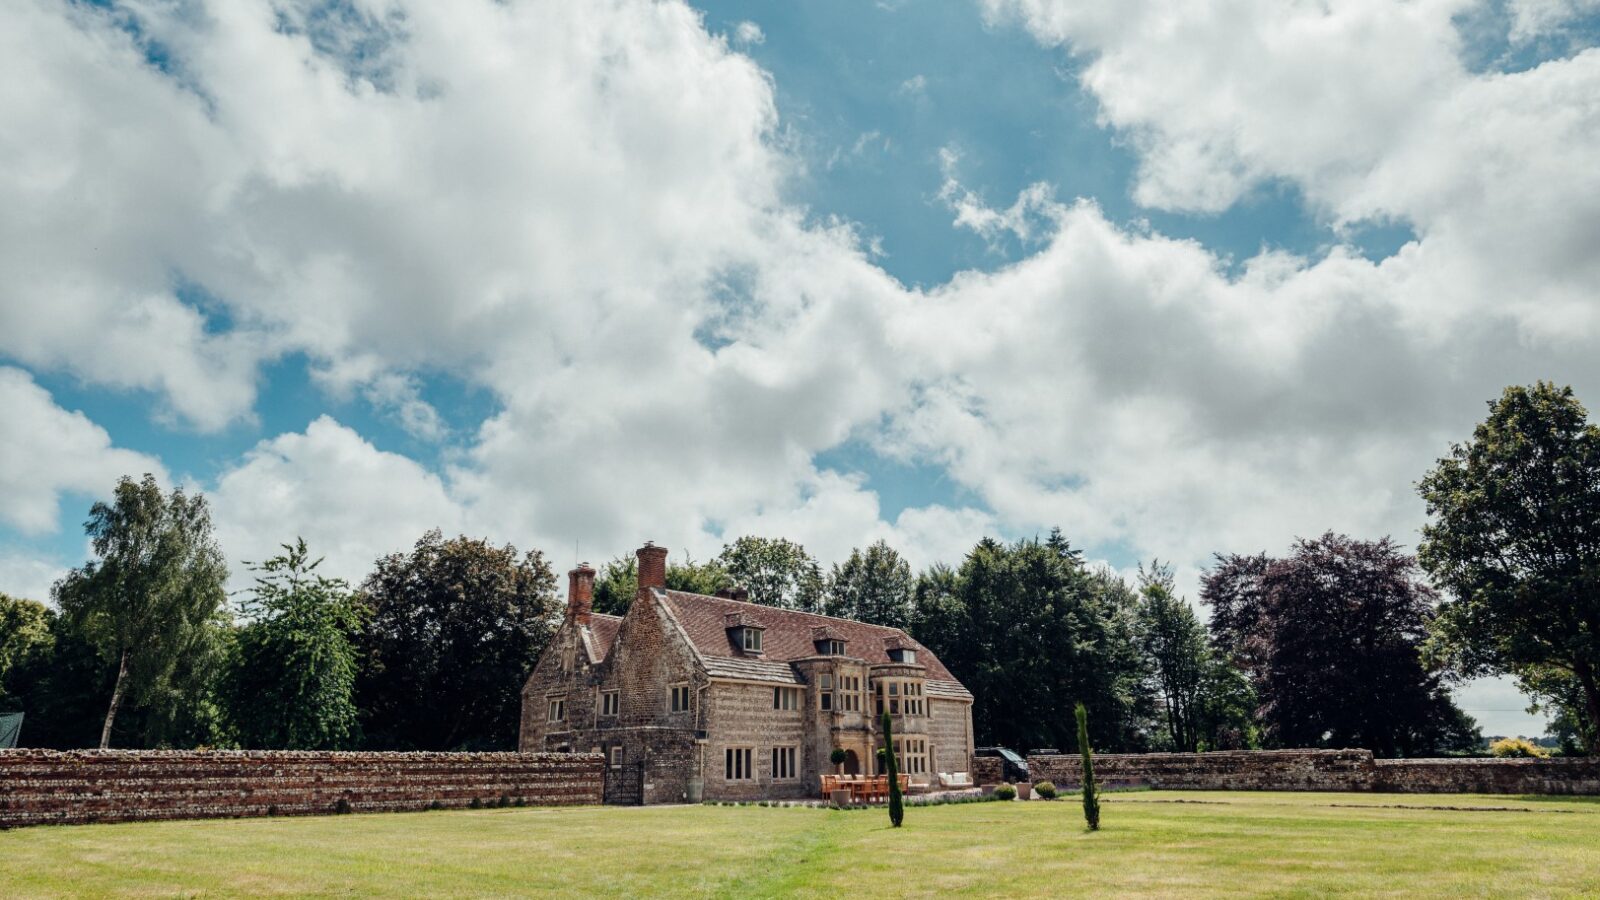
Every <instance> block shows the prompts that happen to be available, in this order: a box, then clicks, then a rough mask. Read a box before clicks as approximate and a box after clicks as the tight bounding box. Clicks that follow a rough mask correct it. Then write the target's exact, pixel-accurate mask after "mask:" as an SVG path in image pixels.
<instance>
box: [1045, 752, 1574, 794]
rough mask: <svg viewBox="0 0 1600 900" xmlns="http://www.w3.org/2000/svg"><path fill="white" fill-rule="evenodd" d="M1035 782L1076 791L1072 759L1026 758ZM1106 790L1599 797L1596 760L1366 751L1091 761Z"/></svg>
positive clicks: (1076, 767)
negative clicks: (1387, 755) (1388, 755)
mask: <svg viewBox="0 0 1600 900" xmlns="http://www.w3.org/2000/svg"><path fill="white" fill-rule="evenodd" d="M1028 769H1029V774H1030V775H1031V777H1032V778H1033V780H1034V781H1053V782H1055V784H1056V785H1057V786H1058V787H1061V788H1063V789H1075V788H1076V787H1077V786H1078V784H1079V781H1080V779H1081V775H1082V763H1081V760H1080V759H1079V758H1078V756H1077V755H1067V754H1062V755H1049V756H1030V757H1028ZM1094 771H1095V778H1096V780H1098V781H1099V782H1101V783H1103V784H1145V785H1149V786H1150V787H1154V788H1161V789H1164V790H1210V791H1376V792H1392V793H1424V794H1454V793H1480V794H1591V795H1592V794H1600V759H1596V758H1573V759H1564V758H1557V759H1374V758H1373V756H1372V753H1371V752H1370V751H1367V750H1233V751H1218V752H1213V753H1144V754H1096V755H1095V758H1094Z"/></svg>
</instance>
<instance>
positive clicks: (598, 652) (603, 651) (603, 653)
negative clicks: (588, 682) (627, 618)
mask: <svg viewBox="0 0 1600 900" xmlns="http://www.w3.org/2000/svg"><path fill="white" fill-rule="evenodd" d="M621 627H622V617H621V616H608V615H606V614H605V613H591V614H590V616H589V639H590V641H591V642H592V644H591V646H592V647H593V649H594V656H595V660H594V661H595V662H600V661H601V660H603V659H605V658H606V657H608V656H610V655H611V645H612V644H615V643H616V642H617V629H618V628H621Z"/></svg>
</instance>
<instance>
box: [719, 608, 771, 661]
mask: <svg viewBox="0 0 1600 900" xmlns="http://www.w3.org/2000/svg"><path fill="white" fill-rule="evenodd" d="M722 624H723V626H724V627H725V628H727V629H728V640H730V641H732V642H733V646H734V647H735V648H736V649H738V650H742V651H744V652H745V653H748V654H750V655H751V656H760V655H761V631H762V629H763V627H764V626H763V625H762V624H761V623H760V622H757V621H756V619H755V617H754V616H752V615H750V614H749V613H745V612H736V613H728V615H727V616H726V617H725V618H724V620H723V623H722Z"/></svg>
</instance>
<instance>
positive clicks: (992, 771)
mask: <svg viewBox="0 0 1600 900" xmlns="http://www.w3.org/2000/svg"><path fill="white" fill-rule="evenodd" d="M1003 772H1004V767H1003V766H1002V765H1001V764H1000V757H998V756H978V757H974V758H973V760H972V783H973V784H999V783H1000V779H1001V777H1002V774H1003ZM1041 780H1042V779H1041Z"/></svg>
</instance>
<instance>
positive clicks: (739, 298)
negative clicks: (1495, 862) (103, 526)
mask: <svg viewBox="0 0 1600 900" xmlns="http://www.w3.org/2000/svg"><path fill="white" fill-rule="evenodd" d="M0 58H3V59H4V60H5V61H6V62H5V74H4V77H3V78H0V410H3V413H4V414H3V415H0V590H3V591H6V592H9V593H15V594H22V595H27V596H34V597H41V598H42V597H44V596H46V595H47V594H48V589H49V584H50V583H51V581H52V580H53V579H54V578H55V577H56V576H57V575H58V574H59V573H60V572H61V571H62V570H63V569H64V568H65V567H67V566H70V565H73V564H76V563H78V562H81V561H82V559H83V558H84V556H85V553H86V548H85V543H84V538H83V534H82V529H81V523H82V520H83V518H84V514H85V512H86V510H87V507H88V504H89V503H91V502H92V501H93V500H94V499H95V498H98V497H102V496H104V495H105V494H106V493H107V492H108V490H109V489H110V487H111V486H112V485H113V484H114V482H115V480H116V478H117V477H118V476H119V475H122V474H125V473H131V474H136V473H140V472H144V471H151V472H155V473H157V474H158V475H159V476H160V477H161V478H163V479H164V481H165V482H166V483H168V484H185V485H191V486H193V487H196V488H198V489H201V490H203V491H205V492H206V493H207V494H208V495H209V496H210V497H211V499H212V501H213V504H214V508H215V514H216V518H217V523H218V529H219V536H220V539H221V541H222V543H223V545H224V549H225V551H226V552H227V553H228V555H229V557H230V559H232V560H234V561H236V562H237V561H238V560H242V559H259V558H261V557H262V556H263V554H267V553H269V552H270V551H271V550H272V549H273V548H274V547H275V546H276V545H277V544H278V543H281V542H283V541H286V540H291V539H292V538H293V537H294V536H296V535H303V536H305V537H306V538H307V540H308V541H310V542H311V544H312V546H313V547H314V548H315V550H316V551H318V552H320V553H324V554H326V555H327V556H328V559H329V563H328V565H329V566H330V567H332V568H334V569H335V570H336V571H338V572H339V573H342V574H345V575H347V576H350V577H352V578H359V577H360V576H361V575H362V574H363V573H364V572H365V571H366V570H367V568H368V566H369V565H370V563H371V561H372V560H373V559H374V558H375V557H376V556H378V555H380V554H382V553H385V552H389V551H392V550H396V549H400V548H403V547H406V546H408V545H409V544H410V543H412V542H413V541H414V540H415V539H416V538H417V537H418V536H419V535H420V534H421V533H422V532H423V531H424V530H426V529H428V528H431V527H435V526H438V527H441V528H443V529H445V530H446V531H449V532H467V533H471V534H475V535H485V536H488V537H490V538H492V539H494V540H496V541H502V542H504V541H509V542H512V543H515V544H517V545H518V546H524V547H525V546H537V547H540V548H542V549H544V550H545V551H547V552H548V553H550V554H551V555H552V557H553V558H554V559H555V561H556V562H557V564H558V565H561V566H565V565H568V564H570V563H571V562H574V561H576V558H577V557H579V556H582V557H583V558H587V559H603V558H607V557H610V556H614V555H617V554H619V553H626V552H628V551H630V550H631V549H632V548H633V547H635V546H637V545H638V544H639V543H640V542H641V541H642V540H644V539H646V538H650V539H654V540H656V541H657V542H658V543H663V544H666V545H668V546H669V547H672V548H673V549H674V551H675V552H683V551H688V552H690V553H693V554H694V555H695V556H696V557H697V558H698V557H705V556H709V555H712V554H714V553H715V552H716V550H717V549H718V548H719V547H720V545H721V543H722V541H723V539H724V537H730V538H731V537H732V536H735V535H738V534H747V533H752V534H765V535H782V536H787V537H789V538H791V539H794V540H798V541H800V542H802V543H804V544H805V545H806V546H807V547H809V548H810V549H811V550H813V551H814V552H815V553H817V554H818V555H819V556H820V557H821V558H822V559H823V560H824V561H825V562H827V561H831V560H834V559H837V558H839V557H841V556H842V555H844V554H846V553H848V551H849V549H850V547H852V546H854V545H860V544H863V543H865V542H868V541H871V540H873V539H875V538H879V537H883V538H887V539H888V540H889V541H890V542H891V543H893V544H894V545H895V546H896V547H898V548H899V549H900V550H901V551H902V552H903V553H905V554H906V555H907V556H908V557H910V558H911V559H912V560H913V562H914V563H917V564H923V563H926V562H930V561H933V560H946V561H951V562H957V561H959V559H960V556H961V554H962V552H963V551H964V549H966V548H967V547H970V545H971V544H972V542H973V541H974V540H975V539H976V538H978V537H979V536H982V535H985V534H991V535H997V536H1001V537H1007V538H1015V537H1021V536H1027V535H1032V534H1036V533H1039V532H1041V531H1043V530H1046V529H1048V528H1049V527H1050V526H1052V525H1060V526H1061V527H1062V528H1063V530H1064V531H1065V532H1066V533H1067V535H1068V536H1069V537H1070V538H1071V539H1072V540H1073V542H1074V543H1075V544H1077V545H1078V546H1080V547H1081V548H1083V549H1084V550H1085V551H1086V553H1087V554H1088V555H1089V557H1090V558H1092V559H1095V560H1100V561H1105V562H1107V563H1109V564H1111V565H1113V566H1116V567H1118V568H1131V567H1132V566H1134V565H1135V563H1136V562H1137V561H1138V560H1140V559H1149V558H1151V557H1160V558H1162V559H1166V560H1172V561H1174V562H1175V563H1176V565H1177V567H1178V570H1179V572H1180V575H1181V579H1182V581H1183V583H1184V584H1185V586H1186V589H1187V590H1188V591H1189V592H1190V594H1191V596H1192V593H1193V586H1194V581H1195V578H1196V575H1197V573H1198V571H1199V570H1200V569H1201V568H1202V567H1204V566H1205V564H1206V561H1207V559H1208V558H1209V557H1210V555H1211V554H1212V553H1214V552H1216V551H1259V550H1268V551H1273V552H1280V551H1282V550H1284V549H1285V548H1286V547H1287V545H1288V544H1289V543H1290V541H1291V540H1293V539H1294V538H1295V537H1296V536H1299V535H1315V534H1320V533H1321V532H1323V531H1325V530H1328V529H1333V530H1339V531H1346V532H1349V533H1351V534H1355V535H1361V536H1368V537H1377V536H1381V535H1384V534H1391V535H1394V536H1395V537H1396V538H1397V539H1398V540H1399V541H1401V542H1402V543H1404V544H1407V545H1408V546H1409V545H1414V544H1415V541H1416V539H1417V528H1418V526H1419V524H1420V523H1421V521H1422V520H1423V509H1422V506H1421V504H1420V502H1419V501H1418V499H1417V498H1416V496H1415V493H1414V490H1413V487H1412V485H1413V483H1414V482H1415V481H1416V479H1417V478H1418V477H1419V476H1420V475H1421V474H1422V473H1423V472H1424V471H1425V470H1426V468H1427V467H1428V466H1429V464H1430V463H1431V462H1432V460H1434V459H1435V458H1436V457H1438V456H1439V455H1441V454H1442V453H1443V452H1445V450H1446V448H1447V447H1448V444H1449V442H1450V441H1452V440H1459V439H1462V438H1464V437H1466V436H1467V435H1468V434H1469V433H1470V430H1471V427H1472V424H1473V423H1474V422H1475V421H1477V420H1478V419H1480V418H1481V417H1482V415H1483V413H1484V411H1485V407H1484V404H1485V402H1486V401H1487V400H1489V399H1490V398H1492V397H1494V396H1495V395H1496V394H1497V393H1498V392H1499V390H1500V389H1501V388H1502V387H1504V386H1505V385H1507V384H1510V383H1526V382H1531V381H1533V380H1534V379H1538V378H1546V379H1553V380H1556V381H1558V382H1562V383H1567V384H1571V385H1573V386H1574V388H1576V389H1577V391H1578V393H1579V396H1580V397H1582V398H1586V399H1588V400H1589V402H1590V403H1591V404H1596V405H1600V352H1597V351H1600V151H1597V149H1596V148H1597V147H1600V2H1597V0H1494V2H1470V0H1411V2H1395V0H1320V2H1298V0H1295V2H1290V0H1229V2H1225V3H1171V2H1165V3H1163V2H1155V0H1125V2H1122V3H1117V4H1106V3H1093V2H1082V3H1070V2H1050V0H983V2H970V3H966V2H954V0H950V2H945V0H939V2H931V0H928V2H918V0H881V2H878V3H877V4H875V5H871V4H867V3H865V2H855V0H850V2H844V0H834V2H807V3H803V4H798V3H786V2H745V3H734V2H707V3H702V4H699V5H695V6H691V5H685V4H683V3H677V2H644V0H585V2H581V3H554V2H550V3H544V2H532V0H507V2H492V0H451V2H449V3H444V2H438V0H331V2H330V0H126V2H91V0H79V2H71V0H10V2H8V3H7V4H6V9H5V12H4V13H3V15H0ZM1462 702H1463V705H1465V706H1467V707H1468V708H1469V710H1470V711H1472V712H1473V713H1474V714H1475V715H1477V716H1478V717H1479V719H1480V720H1481V721H1483V722H1484V723H1485V725H1486V726H1487V727H1488V730H1490V731H1517V730H1537V728H1538V725H1537V724H1536V723H1535V722H1534V721H1533V720H1532V719H1530V718H1528V717H1526V716H1523V715H1521V714H1520V712H1519V710H1520V707H1521V706H1522V705H1523V702H1522V700H1521V699H1520V698H1519V697H1518V696H1517V695H1516V693H1515V692H1514V691H1513V690H1509V689H1508V688H1507V687H1506V686H1505V685H1504V684H1500V683H1493V682H1490V683H1483V684H1479V685H1475V686H1473V687H1471V688H1469V689H1467V690H1466V691H1465V692H1464V693H1463V701H1462Z"/></svg>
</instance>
